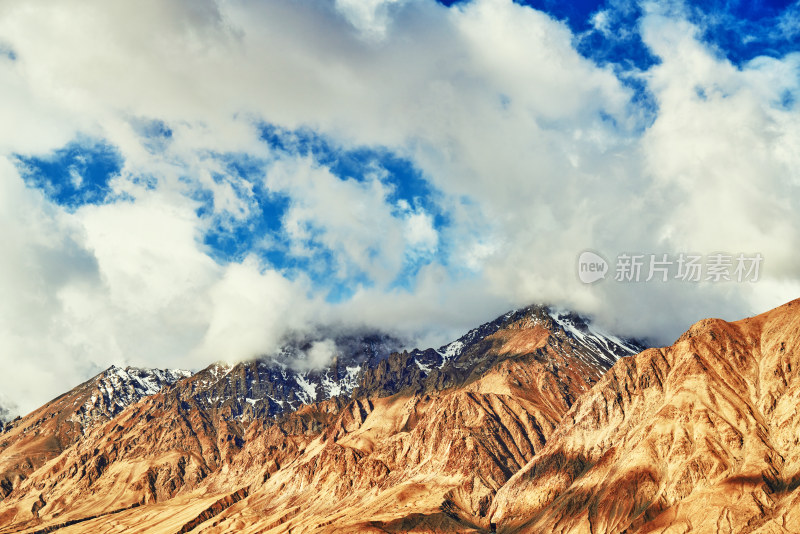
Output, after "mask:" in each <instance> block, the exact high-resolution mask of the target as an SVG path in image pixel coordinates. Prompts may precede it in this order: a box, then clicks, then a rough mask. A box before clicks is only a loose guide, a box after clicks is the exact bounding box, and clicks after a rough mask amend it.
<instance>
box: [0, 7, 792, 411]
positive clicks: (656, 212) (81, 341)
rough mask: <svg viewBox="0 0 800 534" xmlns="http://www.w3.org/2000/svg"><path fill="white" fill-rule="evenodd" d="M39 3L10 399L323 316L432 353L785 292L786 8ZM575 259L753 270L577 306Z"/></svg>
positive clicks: (630, 330) (585, 297)
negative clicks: (562, 321) (578, 318)
mask: <svg viewBox="0 0 800 534" xmlns="http://www.w3.org/2000/svg"><path fill="white" fill-rule="evenodd" d="M30 5H32V6H34V7H35V9H33V8H32V9H33V10H25V9H21V8H18V7H14V6H7V7H5V8H3V9H2V11H0V86H2V88H3V93H2V94H3V95H4V99H3V101H2V102H0V117H2V118H3V120H4V123H5V124H13V125H14V128H8V129H7V132H6V134H5V135H3V136H2V137H0V180H2V182H0V183H2V187H3V188H2V190H0V211H2V212H3V214H4V215H3V216H2V217H3V224H2V239H3V242H5V243H7V249H8V250H7V253H6V254H5V255H4V258H3V260H2V261H0V268H2V270H0V280H2V282H0V284H2V290H3V292H4V294H5V295H6V298H5V299H4V302H3V303H2V304H0V306H2V307H0V319H2V322H0V324H2V326H0V347H2V349H3V350H2V351H0V353H2V354H6V355H8V356H4V357H6V358H14V357H15V356H14V355H16V354H20V353H25V354H29V355H31V356H30V358H28V359H27V360H26V362H25V363H24V365H23V366H22V368H21V370H20V376H23V377H25V379H23V380H19V379H13V378H9V379H8V380H6V382H2V380H0V391H9V392H11V393H10V395H12V396H13V397H15V398H18V399H23V400H21V401H14V400H11V399H2V398H0V404H6V405H8V404H9V403H16V404H17V405H20V406H23V407H24V408H28V407H32V406H33V405H35V404H36V402H39V401H41V400H42V396H47V395H52V394H56V393H59V392H60V391H62V390H63V389H64V387H63V386H64V385H65V384H66V383H69V385H72V383H77V382H78V381H80V380H79V379H85V378H86V377H87V376H89V375H90V374H92V373H94V372H97V371H99V370H100V369H103V368H105V367H107V366H108V365H110V364H111V363H116V364H134V365H152V366H159V367H164V366H182V367H200V366H203V365H205V364H206V363H207V362H208V361H213V360H216V359H220V358H223V359H225V358H227V359H231V360H236V359H241V358H246V357H253V356H255V355H258V354H263V353H267V352H269V351H271V350H274V349H275V348H276V347H277V346H278V345H279V344H280V340H281V338H282V336H283V335H284V334H285V333H286V332H287V331H289V330H293V331H297V330H302V329H313V328H314V325H318V324H327V323H335V324H346V325H350V326H359V327H365V328H375V329H382V330H388V331H391V332H393V333H395V334H396V335H400V336H403V337H405V338H406V339H408V340H409V344H419V345H426V346H427V345H436V346H438V345H437V344H440V343H443V342H446V341H448V340H449V339H450V338H454V337H457V336H458V335H460V333H461V332H462V331H463V330H466V329H468V328H470V327H472V326H474V325H475V324H478V323H480V322H481V321H484V320H488V319H491V318H493V317H494V316H496V315H498V314H500V313H503V312H505V311H507V310H508V309H510V308H512V307H517V306H522V305H527V304H530V303H532V302H551V303H555V304H558V305H561V306H564V307H570V308H574V309H577V310H579V311H583V312H586V313H591V314H594V315H595V316H597V317H598V320H599V321H601V323H603V325H604V326H607V327H609V328H612V329H614V330H617V331H619V332H620V333H623V334H631V335H640V336H642V335H644V336H649V337H652V338H653V339H656V340H658V341H659V342H669V341H670V339H672V337H674V336H675V335H677V334H679V333H680V332H681V331H683V330H684V329H685V328H686V327H687V326H688V325H689V324H691V323H692V322H693V321H695V320H697V319H700V318H702V317H706V316H709V315H714V316H724V317H725V318H731V319H734V318H737V317H740V316H743V315H747V314H751V313H755V312H757V311H762V310H764V309H766V308H768V307H771V306H774V305H778V304H780V303H782V302H784V301H786V300H789V299H791V298H793V297H795V296H796V293H797V291H798V289H800V285H799V284H800V274H798V272H797V271H796V265H798V262H800V257H799V256H798V254H800V252H798V251H796V250H794V248H793V247H791V246H788V245H789V244H791V243H796V242H799V241H800V235H798V231H800V230H798V229H799V228H800V220H798V219H797V217H798V213H800V209H799V208H800V206H798V201H800V193H798V186H799V184H800V177H799V176H798V171H797V169H798V168H800V161H798V157H800V156H798V154H797V151H796V149H795V147H796V146H798V143H800V132H798V130H797V128H796V124H800V120H798V119H800V117H799V116H798V115H799V114H800V111H799V110H798V104H797V98H798V96H800V50H798V47H800V38H798V37H800V36H799V35H798V33H800V3H798V2H794V3H792V2H784V3H765V2H692V3H684V2H677V1H676V2H627V1H616V0H615V1H609V2H602V3H598V2H550V1H542V2H512V1H511V0H471V1H459V2H434V1H433V0H381V1H367V0H331V1H327V2H319V1H316V0H300V1H289V0H274V1H272V2H256V1H252V0H236V1H232V2H216V1H215V0H198V1H197V2H192V3H185V2H179V1H177V0H176V1H166V2H152V3H147V2H146V3H144V4H142V5H141V6H138V7H137V8H136V10H135V12H129V11H130V10H131V9H133V7H130V8H129V7H124V6H117V7H109V6H102V5H96V4H93V3H91V2H88V1H82V0H70V1H66V2H64V3H59V4H58V5H52V4H49V3H46V2H43V1H42V2H39V1H38V0H32V2H31V3H30ZM33 13H35V16H34V15H33ZM40 35H48V36H50V37H49V38H48V39H47V40H42V39H37V38H35V36H40ZM142 35H150V36H152V39H148V40H143V39H142V38H141V36H142ZM54 43H56V44H57V45H58V46H53V44H54ZM587 249H591V250H595V251H598V252H600V253H602V254H604V255H606V257H610V258H613V257H614V256H615V255H616V254H619V253H621V252H637V251H639V252H641V253H643V254H647V253H670V254H677V253H680V252H697V253H701V254H712V253H716V252H730V253H738V252H747V253H754V252H759V253H762V254H763V256H764V258H765V270H764V272H763V278H762V280H761V281H760V282H759V283H758V284H753V285H746V286H743V285H736V284H716V285H715V284H698V285H696V286H691V287H688V286H687V285H685V284H684V285H680V284H674V283H665V284H649V285H646V284H639V285H632V284H628V285H625V284H614V283H600V284H597V285H594V286H584V285H583V284H581V283H580V282H579V280H578V279H577V277H576V275H575V272H574V263H575V261H576V258H577V256H578V254H579V253H580V252H581V251H583V250H587ZM652 302H659V303H660V307H659V309H660V310H661V311H660V312H659V313H658V314H654V313H652V307H651V305H650V304H648V303H652ZM34 383H38V384H39V387H38V388H35V387H33V386H32V385H31V384H34Z"/></svg>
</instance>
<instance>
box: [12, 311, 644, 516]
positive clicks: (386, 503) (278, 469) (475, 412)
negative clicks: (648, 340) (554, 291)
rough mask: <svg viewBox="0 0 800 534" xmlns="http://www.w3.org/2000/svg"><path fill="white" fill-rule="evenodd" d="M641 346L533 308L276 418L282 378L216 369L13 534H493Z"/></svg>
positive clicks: (111, 446) (161, 399)
mask: <svg viewBox="0 0 800 534" xmlns="http://www.w3.org/2000/svg"><path fill="white" fill-rule="evenodd" d="M637 348H638V346H637V345H636V344H635V343H633V342H630V341H627V340H620V339H618V338H615V337H613V336H607V335H605V334H603V333H601V332H600V331H598V330H596V329H593V327H591V325H590V324H588V323H586V322H585V320H583V319H581V318H579V317H577V316H574V315H570V314H562V313H557V312H554V311H552V310H551V309H549V308H547V307H531V308H527V309H525V310H520V311H516V312H511V313H509V314H506V315H505V316H503V317H500V318H498V319H497V320H496V321H493V322H492V323H487V324H486V325H482V326H481V327H479V328H478V329H476V330H473V331H472V332H470V333H468V334H467V335H466V336H464V337H463V338H462V339H461V340H459V341H457V342H455V344H450V345H447V346H445V347H442V348H441V349H439V350H431V349H429V350H427V351H412V352H405V353H395V354H392V355H391V356H389V357H388V358H385V357H384V358H376V359H374V360H371V361H366V360H365V361H364V362H362V365H363V367H362V368H361V370H360V371H359V374H358V384H357V387H355V388H353V392H352V394H351V395H350V396H331V397H330V398H328V399H327V400H321V399H319V398H318V399H316V400H317V402H312V403H311V404H304V403H302V402H299V403H297V405H296V406H293V407H292V408H293V409H292V410H291V411H289V412H287V413H279V414H277V417H269V416H267V415H266V414H265V413H258V412H256V410H255V409H256V408H258V407H259V405H258V404H257V403H253V402H248V401H247V399H248V398H250V399H252V398H253V397H250V395H255V394H261V393H263V394H264V395H263V396H262V397H260V398H262V399H263V398H265V396H267V397H268V396H273V395H274V394H276V393H277V392H276V391H275V390H274V389H273V390H270V389H269V388H271V387H272V388H275V387H278V386H280V384H279V383H277V379H276V380H273V379H272V378H270V376H271V375H269V373H270V372H271V371H270V370H269V369H261V370H259V368H258V363H257V362H249V363H247V364H242V365H239V366H236V367H229V368H223V367H221V366H217V367H215V366H212V367H210V368H208V369H207V370H206V371H205V372H201V373H198V374H196V375H194V376H192V377H190V378H187V379H185V380H183V381H181V382H180V383H178V384H176V385H175V386H172V387H170V388H168V389H166V390H163V391H161V392H160V393H158V394H156V395H153V396H150V397H147V398H145V399H142V400H141V401H140V402H138V403H136V404H134V405H132V406H130V407H128V408H127V409H125V410H124V411H122V412H121V413H119V414H117V415H116V416H115V417H114V418H113V419H112V420H110V421H108V422H105V423H103V424H100V425H97V426H95V427H94V428H93V429H92V430H91V431H90V432H88V433H87V435H86V436H85V438H83V439H81V440H79V441H78V442H77V443H75V444H73V445H71V446H69V447H68V448H67V450H65V451H64V452H62V453H61V454H60V455H59V456H58V457H57V458H54V459H53V460H51V461H49V462H48V463H47V464H45V465H43V466H42V467H40V468H38V469H36V470H35V472H33V473H31V476H30V477H29V478H28V479H26V480H24V481H22V482H21V483H20V484H19V485H18V487H17V488H16V489H14V491H13V492H12V493H11V494H10V495H9V496H8V498H7V499H6V502H4V503H3V505H2V507H0V525H10V526H9V527H6V529H14V530H16V529H19V528H20V527H23V526H30V527H34V526H35V527H36V528H40V527H41V526H42V525H54V524H58V525H63V524H65V523H67V522H70V521H78V520H82V519H85V518H88V517H94V516H97V517H96V518H94V519H91V520H88V521H82V522H81V523H80V529H81V530H79V531H80V532H92V531H94V530H95V529H96V530H98V531H102V529H103V528H105V526H108V525H110V524H111V523H104V522H113V525H115V528H117V527H121V526H122V527H125V528H126V529H127V530H130V531H136V529H137V528H143V527H141V525H144V524H147V525H149V526H148V529H147V531H148V532H157V531H159V530H158V528H162V527H158V528H157V527H155V526H153V525H154V521H155V520H154V519H153V518H156V517H161V518H162V519H163V525H165V526H164V527H163V529H164V530H163V531H164V532H167V531H169V532H176V531H178V530H181V529H184V528H188V527H187V525H190V524H191V526H192V528H195V529H197V531H208V532H223V531H228V532H238V531H241V530H242V529H243V528H247V529H250V530H252V531H263V530H268V529H276V531H277V532H284V531H287V530H288V529H290V528H291V529H297V530H300V531H302V530H308V531H332V532H333V531H342V532H354V531H359V532H360V531H365V532H369V531H380V532H385V531H396V532H406V531H418V532H429V531H433V530H436V531H441V530H447V531H453V532H471V531H476V530H477V531H480V530H486V529H488V528H489V527H490V513H491V511H492V503H493V502H494V500H495V494H496V493H497V492H498V490H500V489H501V488H502V487H503V486H504V485H505V484H507V483H508V482H509V480H511V479H512V477H513V476H514V474H515V473H517V472H518V471H520V470H521V469H523V468H524V467H525V466H526V465H528V464H529V463H530V462H531V460H533V459H535V458H536V457H537V456H538V455H539V454H540V452H541V451H543V450H545V449H546V446H547V445H546V444H547V443H548V440H549V439H550V438H551V436H552V435H553V433H554V432H556V429H557V428H558V425H559V424H560V422H561V420H562V418H563V416H564V414H565V413H567V411H568V410H569V409H570V407H571V406H572V404H573V403H574V402H575V400H576V399H578V398H579V397H581V395H583V394H585V392H587V391H589V390H590V389H591V387H592V385H593V384H594V383H595V382H596V381H597V380H598V379H600V378H601V376H602V375H603V373H604V372H605V371H606V370H607V369H608V368H609V367H610V366H611V365H612V364H613V362H614V361H616V359H617V358H618V357H619V356H621V355H625V354H631V353H634V352H636V350H637ZM253 365H255V366H256V367H253ZM261 371H263V372H264V373H266V374H264V376H260V375H258V373H259V372H261ZM254 392H255V393H254ZM226 395H228V397H226ZM242 395H247V396H246V397H244V399H243V398H242ZM245 406H251V407H252V408H253V410H252V411H248V412H244V411H243V410H242V408H243V407H245ZM260 406H262V407H263V406H271V404H268V403H266V404H262V405H260ZM243 414H246V415H247V416H246V417H242V415H243ZM242 488H245V489H246V491H245V492H243V493H236V492H239V491H240V490H242ZM234 494H236V495H237V497H236V498H235V499H234V498H228V497H229V496H231V495H234ZM212 496H213V497H214V499H211V497H212ZM208 499H211V500H208ZM200 504H202V507H199V506H200ZM197 507H199V508H197ZM34 508H35V510H34ZM122 509H125V510H123V511H120V510H122ZM112 512H113V513H112ZM159 514H163V515H159ZM145 518H147V520H146V521H145ZM178 518H185V522H181V521H183V519H180V521H179V520H178ZM198 518H199V519H198ZM198 521H199V522H198ZM192 522H193V523H192ZM104 525H105V526H104ZM66 528H67V530H65V531H66V532H68V531H69V530H68V529H69V528H73V527H66ZM74 528H78V527H77V526H76V527H74ZM5 531H6V530H4V527H0V532H5Z"/></svg>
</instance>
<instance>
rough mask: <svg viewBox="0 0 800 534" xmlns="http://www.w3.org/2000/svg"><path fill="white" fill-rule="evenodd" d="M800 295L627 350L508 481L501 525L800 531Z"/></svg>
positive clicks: (496, 507)
mask: <svg viewBox="0 0 800 534" xmlns="http://www.w3.org/2000/svg"><path fill="white" fill-rule="evenodd" d="M798 366H800V301H797V300H796V301H793V302H791V303H789V304H786V305H784V306H782V307H780V308H777V309H775V310H773V311H770V312H768V313H765V314H763V315H759V316H757V317H753V318H750V319H745V320H742V321H738V322H735V323H728V322H725V321H722V320H718V319H707V320H704V321H700V322H699V323H697V324H695V325H694V326H692V328H691V329H690V330H689V331H688V332H686V333H685V334H684V335H683V336H681V338H680V339H678V340H677V341H676V342H675V344H674V345H672V346H671V347H667V348H664V349H650V350H647V351H644V352H642V353H640V354H638V355H637V356H634V357H631V358H625V359H623V360H620V361H619V362H617V364H616V365H615V366H614V367H613V368H612V369H611V370H610V371H609V372H608V373H607V374H606V375H605V376H604V377H603V378H602V379H601V380H600V381H599V383H597V384H596V385H595V386H594V388H593V389H592V390H591V391H590V392H589V393H587V394H586V395H585V396H583V397H581V398H580V399H579V400H578V402H577V403H576V404H575V406H573V407H572V409H571V410H570V411H569V412H568V413H567V415H566V416H565V417H564V418H563V420H562V422H561V425H560V427H559V428H558V430H557V431H556V432H555V433H553V435H552V436H551V437H550V440H549V441H548V443H547V445H546V447H545V448H544V449H543V450H542V451H541V452H540V453H539V454H538V455H537V456H536V457H535V458H534V459H533V460H532V461H531V462H530V463H528V464H527V465H526V466H525V467H524V468H523V469H521V470H520V471H519V472H517V473H516V474H515V475H514V476H513V477H512V478H511V480H510V481H509V482H508V483H507V484H505V485H504V487H503V488H501V489H500V490H499V492H498V494H497V496H496V498H495V499H494V502H493V505H492V509H491V511H490V515H491V518H492V519H491V520H492V522H495V523H497V525H498V532H590V531H591V532H594V533H612V532H662V531H664V529H670V530H669V531H670V532H672V531H675V532H688V531H691V532H718V531H719V532H757V531H758V532H797V531H800V523H798V519H799V518H798V511H797V508H796V507H795V505H796V504H797V502H798V498H799V497H800V494H798V491H797V487H798V483H799V482H800V447H799V446H798V445H800V418H798V417H797V406H798V400H800V399H799V398H798V397H799V396H800V379H799V378H798V372H797V370H798Z"/></svg>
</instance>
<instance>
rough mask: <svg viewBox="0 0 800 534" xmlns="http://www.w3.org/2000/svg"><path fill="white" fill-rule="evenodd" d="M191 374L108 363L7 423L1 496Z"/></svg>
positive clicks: (0, 442)
mask: <svg viewBox="0 0 800 534" xmlns="http://www.w3.org/2000/svg"><path fill="white" fill-rule="evenodd" d="M190 374H191V373H190V372H189V371H183V370H169V369H168V370H162V369H142V368H137V367H126V368H124V369H123V368H120V367H117V366H111V367H109V368H108V369H106V370H105V371H103V372H102V373H100V374H98V375H97V376H95V377H93V378H91V379H89V380H87V381H86V382H84V383H83V384H81V385H79V386H77V387H75V388H73V389H72V390H70V391H68V392H67V393H65V394H63V395H61V396H59V397H57V398H56V399H53V400H52V401H50V402H49V403H47V404H45V405H44V406H42V407H41V408H39V409H37V410H34V411H33V412H31V413H30V414H28V415H27V416H25V417H19V418H16V419H15V420H13V421H10V422H9V423H7V424H6V425H5V428H4V432H3V433H0V499H2V498H4V497H5V496H6V495H8V493H10V491H11V489H12V488H13V487H14V485H15V484H18V483H19V482H20V481H21V480H23V479H24V478H25V477H27V476H28V475H29V474H30V473H32V472H33V471H35V470H36V469H38V468H39V467H40V466H42V465H43V464H44V463H46V462H47V461H48V460H50V459H52V458H54V457H56V456H58V455H59V454H60V453H61V452H62V451H63V450H64V449H66V448H68V447H69V446H70V445H72V444H74V443H76V442H78V441H80V440H81V439H82V438H83V436H84V435H85V433H86V432H87V431H89V430H90V429H92V428H93V427H95V426H97V425H99V424H101V423H103V422H106V421H109V420H111V419H113V418H114V417H115V416H116V415H117V414H119V413H120V412H121V411H122V410H123V409H124V408H125V407H127V406H130V405H131V404H134V403H136V402H138V401H139V400H141V399H142V398H144V397H147V396H149V395H153V394H155V393H157V392H158V391H159V390H160V389H161V388H162V387H164V386H167V385H171V384H174V383H175V382H177V381H178V380H180V379H182V378H185V377H187V376H189V375H190Z"/></svg>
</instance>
